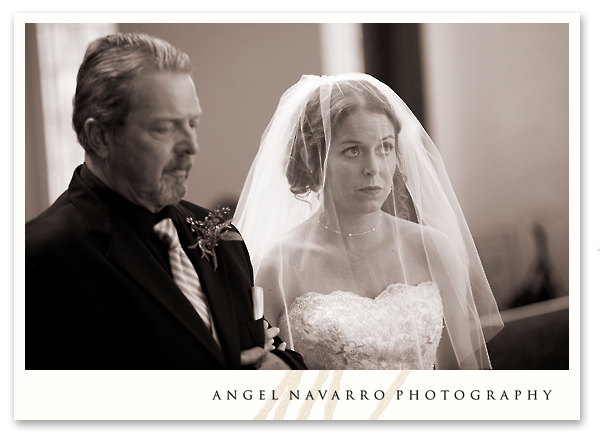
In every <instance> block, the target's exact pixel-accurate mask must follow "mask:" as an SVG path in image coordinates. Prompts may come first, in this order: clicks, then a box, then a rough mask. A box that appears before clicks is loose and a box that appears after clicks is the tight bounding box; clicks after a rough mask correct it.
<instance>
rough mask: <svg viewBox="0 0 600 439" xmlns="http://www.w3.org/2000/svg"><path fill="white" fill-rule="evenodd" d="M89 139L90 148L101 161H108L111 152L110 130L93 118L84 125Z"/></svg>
mask: <svg viewBox="0 0 600 439" xmlns="http://www.w3.org/2000/svg"><path fill="white" fill-rule="evenodd" d="M83 129H84V131H85V135H86V137H87V143H88V148H89V149H90V150H91V151H93V152H94V154H95V155H97V156H98V157H99V158H101V159H107V158H108V155H109V152H110V147H109V145H110V141H111V133H109V132H108V128H107V127H106V126H105V125H104V124H102V123H100V122H99V121H98V120H96V119H94V118H93V117H90V118H88V119H87V120H86V121H85V124H84V125H83Z"/></svg>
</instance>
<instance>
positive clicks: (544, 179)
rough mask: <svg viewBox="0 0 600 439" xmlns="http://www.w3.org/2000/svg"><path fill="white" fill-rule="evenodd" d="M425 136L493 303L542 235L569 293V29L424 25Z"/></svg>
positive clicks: (505, 295) (516, 279)
mask: <svg viewBox="0 0 600 439" xmlns="http://www.w3.org/2000/svg"><path fill="white" fill-rule="evenodd" d="M423 39H424V53H425V55H424V60H423V61H424V66H425V72H426V74H425V85H426V103H427V109H428V121H429V127H430V129H429V131H430V135H431V137H432V138H433V140H434V142H435V143H436V144H437V146H438V148H439V149H440V152H441V154H442V156H443V158H444V160H445V163H446V167H447V170H448V174H449V176H450V179H451V181H452V182H453V185H454V189H455V191H456V194H457V197H458V199H459V201H460V202H461V205H462V207H463V211H464V213H465V216H466V218H467V222H468V223H469V226H470V228H471V231H472V233H473V236H474V239H475V242H476V244H477V245H478V248H479V250H480V253H481V257H482V260H483V262H484V266H485V267H486V271H487V273H488V277H489V278H490V284H491V285H492V287H493V289H494V291H495V293H496V295H497V296H498V299H499V302H500V304H502V303H506V302H508V301H509V300H510V299H512V297H511V294H512V292H513V291H514V288H515V287H517V286H518V285H519V284H520V282H522V279H523V276H524V274H525V270H526V269H527V268H528V267H529V265H530V263H531V262H532V261H533V256H534V242H533V238H532V235H531V226H532V224H533V223H534V222H540V223H541V224H542V225H543V226H544V227H545V228H546V230H547V232H548V239H549V246H550V253H551V258H552V264H553V265H554V268H555V271H556V274H557V278H558V282H559V283H560V285H561V286H562V287H563V288H564V291H563V292H564V293H566V292H567V286H568V284H567V283H568V255H569V252H568V201H569V200H568V188H569V181H568V177H569V175H568V148H569V145H568V116H569V113H568V80H569V78H568V26H567V25H566V24H427V25H424V26H423Z"/></svg>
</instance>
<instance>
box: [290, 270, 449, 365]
mask: <svg viewBox="0 0 600 439" xmlns="http://www.w3.org/2000/svg"><path fill="white" fill-rule="evenodd" d="M288 315H289V325H288V318H286V315H285V313H283V314H282V316H281V317H280V319H279V327H280V328H281V333H282V334H288V328H290V327H291V333H292V341H293V344H294V349H295V350H296V351H297V352H299V353H300V354H302V356H303V357H304V360H305V362H306V365H307V366H308V368H309V369H321V370H346V369H366V370H378V369H395V370H415V369H433V365H434V362H435V353H436V350H437V347H438V344H439V342H440V338H441V335H442V321H443V318H442V315H443V308H442V299H441V296H440V292H439V289H438V287H437V285H436V284H435V283H433V282H423V283H420V284H418V285H405V284H391V285H389V286H388V287H387V288H386V289H385V291H383V292H382V293H381V294H380V295H379V296H377V297H376V298H375V299H371V298H367V297H361V296H358V295H357V294H355V293H352V292H346V291H334V292H332V293H330V294H319V293H304V294H303V295H301V296H300V297H298V298H296V299H295V300H294V302H292V304H291V306H290V307H289V309H288Z"/></svg>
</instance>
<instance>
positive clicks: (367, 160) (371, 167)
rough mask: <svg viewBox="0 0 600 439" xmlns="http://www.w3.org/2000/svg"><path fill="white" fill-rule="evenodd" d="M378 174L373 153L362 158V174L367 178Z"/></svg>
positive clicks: (376, 162)
mask: <svg viewBox="0 0 600 439" xmlns="http://www.w3.org/2000/svg"><path fill="white" fill-rule="evenodd" d="M378 173H379V163H378V161H377V157H376V156H375V154H374V153H370V154H366V155H365V156H364V163H363V174H364V175H367V176H373V175H377V174H378Z"/></svg>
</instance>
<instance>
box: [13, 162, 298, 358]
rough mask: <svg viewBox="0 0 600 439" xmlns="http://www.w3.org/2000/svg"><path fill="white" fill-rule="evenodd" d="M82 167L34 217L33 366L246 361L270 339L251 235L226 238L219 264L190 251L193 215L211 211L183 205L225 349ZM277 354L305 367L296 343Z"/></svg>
mask: <svg viewBox="0 0 600 439" xmlns="http://www.w3.org/2000/svg"><path fill="white" fill-rule="evenodd" d="M80 170H81V167H79V168H78V169H77V170H76V171H75V174H74V176H73V179H72V181H71V184H70V185H69V188H68V190H67V191H66V192H65V193H64V194H63V195H61V197H60V198H59V199H58V200H57V201H56V202H55V203H54V204H53V205H52V206H51V207H50V208H49V209H48V210H46V211H45V212H44V213H42V214H41V215H40V216H39V217H37V218H35V219H34V220H32V221H30V222H29V223H27V224H26V238H25V240H26V250H25V253H26V254H25V258H26V269H25V275H26V281H25V303H26V305H25V367H26V369H99V370H103V369H104V370H108V369H112V370H115V369H239V368H240V352H241V351H242V350H245V349H249V348H252V347H254V346H263V345H264V328H263V322H262V320H254V317H253V312H252V296H251V288H252V285H253V275H252V267H251V265H250V259H249V256H248V252H247V250H246V246H245V245H244V243H243V242H241V241H219V245H218V247H217V250H216V252H217V257H218V269H217V271H216V272H215V271H214V270H213V266H212V264H211V263H210V262H209V261H208V260H206V259H203V258H201V254H200V253H201V252H200V250H198V249H195V250H191V251H188V250H187V249H186V248H187V246H188V245H190V244H193V243H194V242H195V239H194V236H193V234H192V231H191V229H190V228H189V226H187V225H185V218H186V217H194V218H195V219H197V220H203V219H204V218H205V217H206V215H207V214H208V210H206V209H204V208H202V207H199V206H195V205H193V204H191V203H188V202H185V201H182V202H181V203H179V205H178V206H176V209H174V210H176V212H177V214H176V215H175V218H173V221H174V222H175V223H176V226H177V228H178V232H179V235H180V241H181V244H182V247H183V248H184V249H186V252H187V253H188V255H189V256H190V260H191V262H192V264H193V265H194V267H195V268H196V271H197V273H198V276H199V278H200V283H201V285H202V288H203V291H204V293H205V294H206V296H207V299H208V302H209V306H210V309H211V313H212V316H213V320H214V323H215V326H216V330H217V333H218V335H219V341H220V343H221V348H219V347H218V345H217V343H216V342H215V340H214V339H213V337H212V335H211V333H210V332H209V330H208V329H207V327H206V326H205V325H204V323H203V322H202V319H201V318H200V317H199V316H198V314H197V313H196V311H195V310H194V308H193V306H192V305H191V304H190V303H189V301H188V300H187V299H186V298H185V296H184V295H183V293H182V292H181V291H180V290H179V288H178V287H177V286H176V285H175V283H174V281H173V280H172V278H171V276H170V274H169V273H168V271H167V270H165V268H164V267H163V266H162V265H160V263H159V262H158V260H157V259H156V258H155V257H154V256H153V255H152V254H151V253H150V251H149V250H148V248H147V247H146V246H145V245H144V243H143V242H142V241H141V240H140V239H139V238H138V236H137V235H136V234H135V233H134V232H133V231H132V229H131V228H130V227H129V226H128V225H127V224H126V223H125V222H124V221H123V219H121V218H120V217H119V216H118V215H116V214H115V213H114V212H112V211H111V209H110V208H109V207H108V205H107V204H106V203H104V202H103V201H102V200H101V199H100V198H99V197H98V196H97V194H96V193H95V192H94V191H92V190H91V188H90V187H89V186H88V185H87V184H86V183H85V181H83V180H82V179H81V177H80V175H79V172H80ZM182 224H184V226H182V227H180V226H181V225H182ZM182 235H183V236H182ZM274 353H276V355H278V356H280V357H281V358H282V359H283V360H284V361H286V362H287V363H288V364H289V365H290V366H291V367H292V368H295V369H299V368H300V369H304V368H306V366H305V365H304V363H303V361H302V358H301V357H300V356H299V355H298V354H296V353H295V352H293V351H289V350H288V351H285V352H282V351H274Z"/></svg>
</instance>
